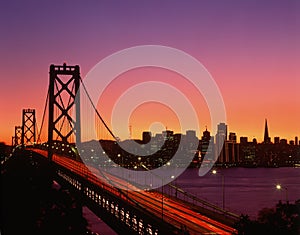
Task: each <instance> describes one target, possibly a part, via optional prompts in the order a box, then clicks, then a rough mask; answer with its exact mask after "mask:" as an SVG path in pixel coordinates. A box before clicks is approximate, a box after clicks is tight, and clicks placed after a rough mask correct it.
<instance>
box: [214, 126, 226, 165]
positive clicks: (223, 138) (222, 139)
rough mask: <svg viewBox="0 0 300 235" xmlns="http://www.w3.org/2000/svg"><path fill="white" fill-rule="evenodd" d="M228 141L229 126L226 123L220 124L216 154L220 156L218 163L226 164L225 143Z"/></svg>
mask: <svg viewBox="0 0 300 235" xmlns="http://www.w3.org/2000/svg"><path fill="white" fill-rule="evenodd" d="M226 140H227V125H226V124H225V123H220V124H218V130H217V134H216V153H217V154H219V156H218V162H219V163H225V162H226V155H225V148H224V147H225V146H224V143H225V141H226Z"/></svg>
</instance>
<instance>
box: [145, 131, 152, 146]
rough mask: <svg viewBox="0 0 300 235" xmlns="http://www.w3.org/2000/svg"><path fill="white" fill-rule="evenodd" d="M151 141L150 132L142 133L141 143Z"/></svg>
mask: <svg viewBox="0 0 300 235" xmlns="http://www.w3.org/2000/svg"><path fill="white" fill-rule="evenodd" d="M150 140H151V132H150V131H144V132H143V143H144V144H147V143H149V142H150Z"/></svg>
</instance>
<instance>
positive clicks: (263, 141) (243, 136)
mask: <svg viewBox="0 0 300 235" xmlns="http://www.w3.org/2000/svg"><path fill="white" fill-rule="evenodd" d="M266 120H267V119H266ZM219 124H222V123H219ZM223 124H225V125H226V123H223ZM268 129H269V128H268ZM165 131H172V132H174V131H173V130H172V129H167V128H166V129H165V130H164V131H162V132H151V131H149V130H144V131H143V132H142V133H140V137H142V138H132V139H136V140H142V139H143V137H144V133H150V134H151V137H155V136H156V135H160V134H163V133H164V132H165ZM188 131H195V133H197V131H196V130H186V132H188ZM206 131H208V132H209V133H210V130H209V129H208V128H207V127H205V129H203V130H201V131H199V135H197V134H196V137H197V138H198V139H199V140H200V139H201V138H202V137H203V132H206ZM174 134H180V135H184V133H179V132H174ZM216 134H217V133H216ZM231 134H232V135H234V136H235V138H236V142H237V143H240V138H247V139H248V141H249V142H252V141H253V139H255V140H256V141H257V143H266V142H265V140H264V138H265V131H264V132H263V133H262V136H263V137H261V139H262V141H258V139H257V138H250V137H249V136H245V135H239V134H238V132H235V131H228V129H227V134H226V140H230V139H231V138H230V135H231ZM267 135H268V137H269V140H270V142H268V143H271V144H272V143H277V141H280V140H286V141H287V143H289V142H290V141H294V143H295V144H296V142H297V141H298V139H299V136H297V135H295V136H294V138H292V139H287V138H284V137H281V136H270V135H269V131H268V132H267ZM212 137H214V135H212ZM278 138H279V139H278ZM129 139H130V138H129ZM124 140H128V139H124ZM124 140H122V141H124ZM296 140H297V141H296ZM297 145H299V141H298V142H297Z"/></svg>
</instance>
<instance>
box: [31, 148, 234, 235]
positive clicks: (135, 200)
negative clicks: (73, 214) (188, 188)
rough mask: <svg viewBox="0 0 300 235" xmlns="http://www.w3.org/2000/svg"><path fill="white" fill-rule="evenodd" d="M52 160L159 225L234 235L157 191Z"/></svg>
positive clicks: (67, 161) (66, 161)
mask: <svg viewBox="0 0 300 235" xmlns="http://www.w3.org/2000/svg"><path fill="white" fill-rule="evenodd" d="M30 150H31V151H34V152H36V153H38V154H40V155H42V156H44V157H47V155H48V152H47V151H46V150H41V149H33V148H31V149H30ZM52 160H53V162H55V163H56V164H58V165H60V166H62V167H65V168H67V169H69V170H71V171H73V172H74V173H76V174H78V175H80V176H82V177H84V178H86V179H88V180H89V181H90V182H92V183H93V184H95V185H98V186H101V187H102V188H105V190H107V191H109V192H110V193H112V194H114V195H116V196H118V197H121V198H122V199H123V200H124V201H126V202H127V203H131V204H132V206H137V205H140V206H141V207H142V208H144V209H145V210H146V211H147V212H149V213H151V214H152V215H153V216H154V217H156V218H161V219H163V222H165V223H168V224H171V225H173V226H175V227H177V228H178V230H179V229H180V228H181V227H183V226H184V227H186V228H187V230H188V231H189V233H190V234H237V230H236V229H234V228H232V227H230V226H227V225H225V224H223V223H220V222H218V221H216V220H213V219H211V218H208V217H207V216H204V215H202V214H200V213H199V212H196V211H194V210H192V209H191V207H190V206H189V204H188V203H187V204H183V203H182V202H179V201H176V200H174V199H172V198H169V197H164V196H163V195H162V194H161V193H159V192H151V191H141V190H138V188H136V187H135V186H134V185H131V184H129V183H128V182H127V181H124V180H123V179H120V178H117V177H116V176H113V175H110V174H108V173H106V172H100V171H99V170H98V169H96V168H93V167H90V166H89V167H87V166H86V165H84V164H83V163H81V162H78V161H75V160H72V159H70V158H67V157H64V156H60V155H58V154H53V158H52ZM112 185H115V186H125V187H127V188H128V190H121V189H116V188H115V187H113V186H112ZM120 191H122V193H120ZM124 195H126V196H124ZM129 198H130V200H129ZM162 200H163V210H162Z"/></svg>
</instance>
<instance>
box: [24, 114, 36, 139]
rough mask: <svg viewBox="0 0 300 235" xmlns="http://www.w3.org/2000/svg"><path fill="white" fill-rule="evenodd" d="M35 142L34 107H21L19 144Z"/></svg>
mask: <svg viewBox="0 0 300 235" xmlns="http://www.w3.org/2000/svg"><path fill="white" fill-rule="evenodd" d="M35 142H36V118H35V109H23V115H22V138H21V144H22V145H24V144H33V143H35Z"/></svg>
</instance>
